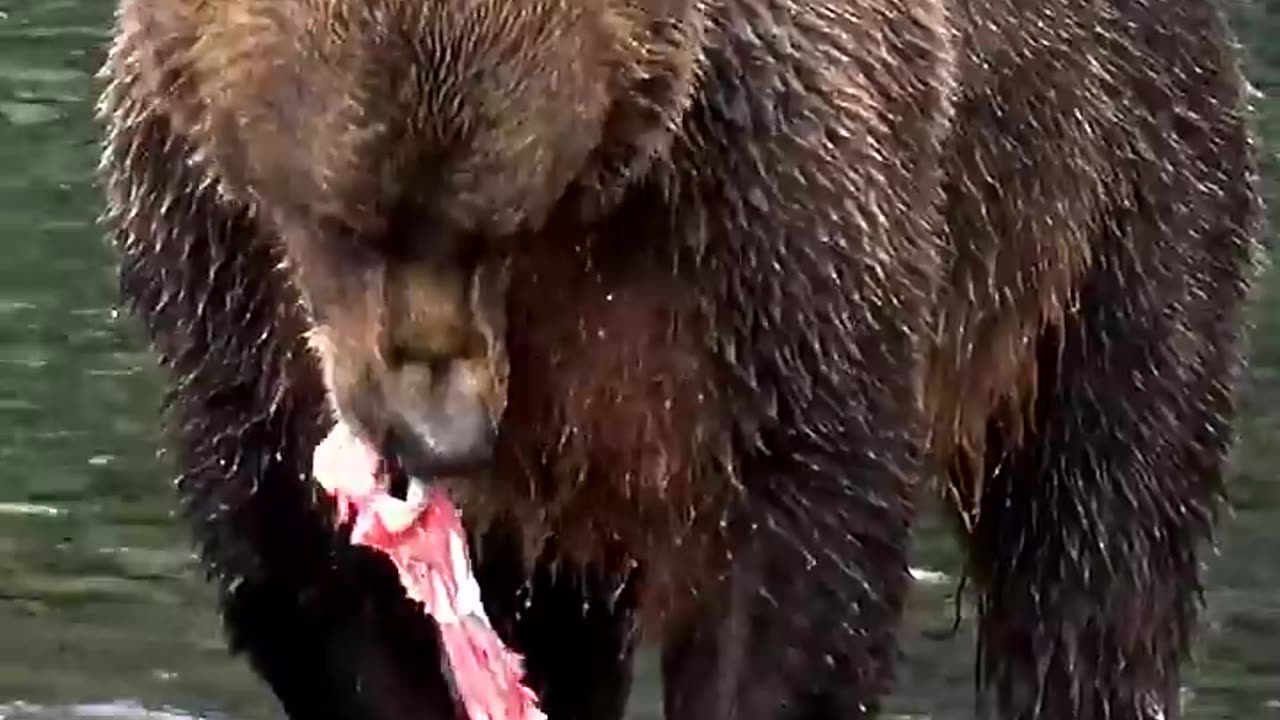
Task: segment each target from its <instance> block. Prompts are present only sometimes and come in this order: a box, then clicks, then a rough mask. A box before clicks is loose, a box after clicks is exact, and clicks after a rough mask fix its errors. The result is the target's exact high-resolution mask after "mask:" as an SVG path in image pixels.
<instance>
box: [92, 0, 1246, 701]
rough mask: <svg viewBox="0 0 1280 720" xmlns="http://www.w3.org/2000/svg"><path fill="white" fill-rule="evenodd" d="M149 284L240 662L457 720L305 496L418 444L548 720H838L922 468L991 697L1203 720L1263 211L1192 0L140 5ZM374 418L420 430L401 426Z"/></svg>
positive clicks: (320, 691) (870, 654) (1208, 32)
mask: <svg viewBox="0 0 1280 720" xmlns="http://www.w3.org/2000/svg"><path fill="white" fill-rule="evenodd" d="M104 74H105V76H106V78H107V80H108V85H107V88H106V90H105V92H104V95H103V100H102V105H101V114H102V117H103V119H104V121H105V123H106V126H107V134H106V150H105V153H104V159H103V171H104V176H105V179H106V184H107V192H108V198H109V212H108V213H107V220H108V223H109V225H110V226H111V228H112V229H113V231H114V232H115V235H116V238H117V242H118V247H119V249H120V252H121V258H122V269H121V287H122V292H123V295H124V297H125V299H126V300H127V302H128V304H129V306H130V307H131V309H132V310H133V312H134V313H135V314H137V315H138V316H139V317H140V318H141V319H142V320H143V322H144V323H145V325H146V327H147V329H148V331H149V333H150V337H151V340H152V342H153V343H154V346H155V349H156V351H157V353H158V354H159V355H160V358H161V360H162V362H163V364H164V366H165V368H166V369H167V371H168V375H167V377H168V378H169V381H170V383H171V390H172V392H171V395H170V397H171V403H170V415H171V422H172V426H173V427H172V434H173V437H174V440H175V442H176V446H177V450H178V453H177V462H178V466H179V471H180V474H179V480H178V483H179V490H180V494H181V497H182V499H183V502H184V507H185V509H186V514H187V516H188V517H189V519H190V520H191V522H192V523H193V524H194V526H195V532H196V537H197V540H198V541H199V545H200V548H201V551H202V557H203V558H204V561H205V563H206V565H207V567H208V568H209V571H210V573H211V575H212V576H213V577H214V578H216V579H217V581H218V582H219V586H220V588H221V591H222V601H223V602H222V604H223V610H224V613H225V615H226V620H227V626H228V628H229V632H230V636H231V640H232V643H233V645H234V646H235V647H236V648H237V649H240V650H243V651H245V652H246V653H247V655H248V657H249V660H250V662H251V663H252V664H253V665H254V667H255V668H256V670H257V671H258V672H259V673H260V674H261V675H262V677H263V678H264V679H265V680H266V681H267V682H268V683H269V684H270V685H271V687H272V689H273V691H274V692H275V693H276V695H277V697H278V698H279V699H280V701H281V702H282V704H283V706H284V708H285V710H286V711H287V712H288V713H289V715H290V716H291V717H294V718H346V719H350V718H369V719H371V720H372V719H380V718H402V717H403V718H416V719H421V718H430V717H442V718H452V717H455V716H456V714H457V713H458V712H459V711H458V709H457V706H456V703H455V702H454V700H453V698H452V697H451V692H452V691H451V690H450V688H449V687H448V684H447V682H446V679H445V678H444V677H443V676H442V674H441V672H440V670H439V662H440V658H439V648H438V636H437V635H436V634H435V631H434V627H433V626H431V625H430V623H428V622H425V621H423V620H421V619H420V618H419V617H418V616H417V615H416V613H415V611H414V608H413V607H412V606H411V604H410V603H408V602H407V601H406V600H405V599H404V598H403V594H402V593H401V591H400V589H399V588H398V586H397V585H396V584H395V576H394V574H393V572H392V571H391V569H390V567H389V565H388V564H387V563H386V562H384V561H383V560H382V559H381V558H378V557H374V556H372V555H370V554H369V553H368V552H367V551H365V550H362V549H359V548H352V547H350V546H349V544H347V543H346V541H345V539H344V535H343V532H342V531H341V530H335V529H333V528H331V527H330V523H329V520H328V517H329V512H330V510H331V508H329V507H328V505H327V503H326V502H325V501H324V500H323V499H321V498H319V496H318V493H317V491H316V489H315V488H314V487H313V485H312V483H310V481H309V480H308V478H309V471H310V454H311V449H312V447H314V445H315V443H316V442H317V441H318V440H319V438H320V437H321V436H322V434H323V432H324V431H325V429H326V428H327V427H328V425H329V424H330V423H331V422H332V420H331V416H332V413H335V412H336V413H337V414H338V415H339V416H341V417H342V418H343V419H345V420H347V421H348V422H350V423H351V424H352V425H353V426H354V427H356V428H357V430H359V431H360V432H363V433H365V434H366V435H367V436H368V437H369V438H370V439H371V440H373V441H375V442H384V441H385V442H386V443H387V447H388V448H393V449H394V452H395V454H396V455H397V456H398V457H402V458H403V459H404V461H405V462H406V463H409V462H416V463H419V467H429V468H435V469H437V470H439V471H440V472H441V473H442V475H443V476H446V477H447V478H448V482H450V484H451V486H452V487H453V489H454V490H455V492H456V493H457V494H458V496H459V497H460V499H461V501H462V502H463V506H464V508H465V511H466V513H467V515H468V523H469V524H470V525H471V526H472V527H473V528H474V532H475V535H476V537H475V541H476V544H477V545H476V546H477V549H478V556H479V557H478V559H479V563H480V566H479V568H478V573H479V575H480V578H481V583H482V586H483V588H484V591H485V599H486V604H487V605H488V606H489V608H490V614H491V616H492V617H493V619H494V621H495V625H496V626H497V627H498V629H499V632H500V633H502V634H503V636H504V637H505V638H506V639H507V640H509V641H510V642H512V643H513V644H514V645H515V646H516V648H517V649H518V650H519V651H520V652H522V653H524V654H525V655H526V656H527V659H528V665H529V676H530V681H531V683H532V685H533V687H534V688H535V689H537V691H538V692H539V693H540V695H541V696H542V698H543V704H544V706H545V708H546V709H547V711H548V712H549V714H550V716H551V717H552V718H553V719H555V720H560V719H561V718H591V719H593V720H594V719H596V718H611V717H614V718H616V717H620V716H621V713H622V709H623V707H624V704H625V699H626V694H627V691H628V689H629V687H630V661H631V653H632V651H633V649H634V647H635V645H636V642H637V637H638V633H639V628H640V625H641V624H642V620H643V624H644V625H645V626H646V627H645V630H646V632H648V633H651V637H653V638H655V639H656V640H657V641H658V642H660V643H661V646H662V654H663V679H664V700H665V702H664V705H665V713H666V716H667V717H668V718H672V719H685V718H689V719H690V720H692V719H695V718H696V719H698V720H702V719H715V718H743V719H747V718H750V719H756V718H759V719H764V718H770V719H772V718H842V719H843V718H857V717H865V716H870V715H872V714H874V713H875V711H876V709H877V708H878V706H879V702H880V698H881V696H882V694H883V693H884V692H885V691H886V690H887V689H888V687H889V685H890V681H891V675H892V664H893V662H892V660H893V656H894V634H895V627H896V625H897V623H898V620H899V616H900V614H901V609H902V603H903V597H904V594H905V592H906V590H907V586H908V584H909V575H908V573H907V553H908V546H909V537H910V526H911V522H912V519H913V516H914V514H915V508H916V504H917V499H918V492H919V491H920V490H921V488H923V487H925V486H926V485H927V483H928V481H929V480H930V479H931V478H934V477H937V478H940V479H941V482H939V483H938V487H939V489H940V490H944V491H945V492H946V493H947V494H948V496H949V497H950V498H951V499H952V500H953V507H954V510H955V512H956V515H957V518H958V520H959V521H958V522H957V528H958V530H959V533H958V534H959V536H960V537H961V538H962V539H963V540H964V541H965V542H966V543H967V547H968V549H969V560H970V571H971V573H972V575H973V577H974V578H976V580H977V581H978V582H979V584H980V587H981V601H980V604H981V611H982V615H981V620H980V628H981V633H980V636H981V643H980V648H979V654H978V667H979V670H980V674H979V677H980V679H981V687H982V694H981V700H982V701H983V703H984V705H985V706H986V707H987V708H988V709H989V710H990V712H991V713H992V714H994V715H995V716H998V717H1001V718H1006V719H1009V720H1013V719H1015V718H1016V719H1018V720H1023V719H1030V718H1040V719H1044V720H1049V719H1053V720H1068V719H1072V720H1074V719H1079V720H1093V719H1095V718H1096V719H1101V718H1110V719H1112V720H1136V719H1137V718H1151V719H1154V718H1173V717H1176V716H1178V714H1179V707H1178V679H1179V666H1180V663H1181V661H1182V659H1183V658H1184V656H1185V654H1186V651H1187V646H1188V642H1189V639H1190V636H1191V634H1192V630H1193V627H1194V624H1195V620H1196V614H1197V607H1198V603H1199V592H1200V575H1199V567H1198V562H1199V561H1198V558H1199V557H1200V550H1201V545H1202V544H1203V543H1204V541H1206V540H1207V538H1208V535H1209V532H1210V529H1211V526H1212V520H1213V517H1214V514H1215V509H1216V507H1217V504H1218V502H1219V496H1220V495H1221V493H1222V482H1221V475H1222V472H1223V465H1224V458H1225V455H1226V453H1227V450H1228V448H1229V445H1230V441H1231V436H1232V433H1231V430H1230V423H1231V420H1232V417H1233V413H1234V403H1233V400H1232V389H1233V387H1234V384H1235V381H1236V378H1237V376H1238V374H1239V365H1240V352H1241V349H1240V347H1241V340H1240V334H1241V330H1242V325H1243V321H1242V311H1243V307H1244V303H1245V300H1246V295H1247V289H1248V286H1249V283H1250V281H1251V279H1252V277H1253V274H1254V269H1255V265H1256V262H1257V258H1258V245H1257V238H1258V236H1259V226H1260V222H1261V220H1260V218H1261V213H1260V207H1259V200H1258V195H1257V178H1256V166H1255V159H1254V150H1253V147H1252V140H1251V136H1250V134H1249V131H1248V123H1247V113H1246V110H1247V108H1246V103H1245V86H1244V82H1243V80H1242V78H1241V77H1240V74H1239V70H1238V67H1237V60H1236V54H1235V48H1234V46H1233V45H1232V42H1231V39H1230V36H1229V34H1228V32H1227V30H1226V28H1225V27H1224V25H1223V21H1222V19H1221V17H1220V16H1219V13H1218V11H1217V9H1216V8H1215V7H1214V6H1212V5H1211V4H1210V3H1209V2H1207V0H1107V1H1105V2H1091V3H1085V2H1075V1H1074V0H1053V1H1051V2H1042V3H1013V2H1008V1H1007V0H812V1H809V2H802V1H801V0H528V1H527V2H520V3H516V2H507V1H505V0H465V1H464V0H438V1H435V2H423V1H422V0H368V1H367V2H352V1H348V0H174V1H173V2H166V3H156V2H149V1H145V0H121V2H120V11H119V14H118V23H117V26H116V32H115V42H114V45H113V48H112V50H111V54H110V57H109V59H108V62H107V64H106V68H105V71H104ZM393 439H394V440H395V442H394V443H392V440H393Z"/></svg>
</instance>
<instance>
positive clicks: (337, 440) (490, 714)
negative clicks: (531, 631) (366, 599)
mask: <svg viewBox="0 0 1280 720" xmlns="http://www.w3.org/2000/svg"><path fill="white" fill-rule="evenodd" d="M312 468H313V469H312V474H313V475H314V477H315V479H316V481H317V482H318V483H319V484H320V486H321V487H322V488H323V489H324V490H325V492H327V493H328V494H329V495H330V496H331V497H332V498H333V499H334V501H335V502H336V503H337V511H338V518H337V520H338V522H339V524H345V523H348V522H349V523H351V542H352V543H353V544H357V545H367V546H369V547H372V548H374V549H377V550H380V551H381V552H383V553H384V554H385V555H387V557H388V558H390V560H391V562H392V563H393V564H394V565H395V567H396V570H397V571H398V573H399V576H400V582H401V585H403V587H404V590H405V594H406V595H407V596H408V597H409V598H410V599H411V600H414V601H416V602H418V603H421V604H422V606H423V609H424V610H425V612H426V613H427V614H428V615H429V616H430V617H431V619H433V620H434V621H435V623H436V626H437V628H438V629H439V631H440V638H441V643H442V645H443V649H444V655H445V657H444V661H445V662H444V665H445V667H446V671H447V674H448V676H449V678H450V680H451V681H452V683H453V688H454V691H455V694H456V695H457V697H458V699H459V700H460V701H461V703H462V705H463V706H464V708H465V709H466V712H467V715H468V716H469V717H471V718H486V717H487V718H504V719H507V720H540V719H542V718H545V715H543V714H542V712H541V711H540V710H539V709H538V707H537V697H536V695H535V694H534V693H533V691H531V690H530V689H528V688H527V687H526V686H525V685H524V684H523V679H522V677H523V669H522V667H521V666H522V661H521V658H520V656H519V655H517V654H516V653H515V652H513V651H511V650H510V649H508V648H507V647H506V646H505V645H504V644H503V642H502V640H501V638H499V637H498V635H497V633H496V632H495V631H494V630H493V628H492V626H491V624H490V622H489V619H488V617H487V616H486V614H485V608H484V604H483V602H482V598H481V595H480V584H479V582H478V581H477V580H476V577H475V573H474V571H473V570H472V565H471V560H470V553H469V551H468V548H467V535H466V532H465V530H464V528H463V525H462V520H461V516H460V513H459V512H458V509H457V508H456V507H455V506H454V504H453V502H452V501H451V499H450V498H449V493H448V490H447V489H446V488H445V487H444V486H443V484H442V483H440V482H432V481H429V480H425V479H422V478H420V477H416V476H414V475H411V474H409V472H408V471H406V469H405V467H404V465H403V464H402V463H401V462H399V461H398V459H397V457H396V456H395V455H393V454H384V453H382V452H379V451H378V450H377V449H375V448H374V447H373V446H372V445H370V444H369V443H367V442H365V441H364V440H362V439H361V438H360V437H358V436H357V435H356V434H355V433H354V432H352V431H351V429H350V428H349V427H348V426H346V425H345V424H343V423H341V422H339V423H338V424H337V425H336V426H335V427H334V429H333V431H332V432H330V434H329V436H328V437H326V438H325V439H324V440H323V441H322V442H321V443H320V444H319V445H318V446H317V447H316V449H315V455H314V457H313V462H312Z"/></svg>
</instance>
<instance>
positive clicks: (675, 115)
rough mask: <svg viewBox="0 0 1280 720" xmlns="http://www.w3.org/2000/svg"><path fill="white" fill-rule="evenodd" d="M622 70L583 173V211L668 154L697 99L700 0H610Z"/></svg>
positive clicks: (608, 200) (600, 206) (612, 199)
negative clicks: (601, 136)
mask: <svg viewBox="0 0 1280 720" xmlns="http://www.w3.org/2000/svg"><path fill="white" fill-rule="evenodd" d="M606 2H608V3H609V6H610V7H609V8H608V9H607V21H608V22H609V26H610V34H611V35H612V36H613V37H615V38H618V48H617V56H616V58H615V61H616V62H617V66H618V73H619V77H618V78H617V79H616V88H617V90H616V91H615V95H614V97H613V98H612V100H613V102H612V108H611V110H610V112H609V115H608V118H607V119H606V122H605V126H604V133H603V138H602V142H601V143H600V145H599V147H598V148H597V149H596V151H595V152H594V153H593V155H592V158H591V163H590V166H589V172H588V173H587V174H586V175H585V176H584V177H583V178H581V179H580V181H579V185H580V188H581V189H582V190H583V191H584V192H581V193H579V195H580V197H581V202H582V204H583V207H582V211H583V212H584V213H586V214H587V215H596V214H599V213H602V212H605V211H606V210H608V209H609V208H610V207H612V206H613V205H614V204H615V203H616V202H617V200H618V199H619V198H620V196H621V194H622V193H623V191H625V190H626V188H627V187H628V185H629V184H630V183H631V182H632V181H634V180H636V179H637V178H640V177H642V176H644V175H645V174H646V173H647V172H648V171H649V170H650V168H652V167H653V164H654V163H655V162H656V161H659V160H661V159H662V158H663V157H665V156H666V154H667V152H668V151H669V150H670V148H671V142H672V140H673V138H674V137H675V136H676V133H677V132H678V131H679V129H680V126H681V125H682V124H683V123H684V114H685V111H686V110H687V109H688V108H689V106H690V105H691V104H692V103H693V99H694V96H695V91H696V85H697V78H698V76H699V74H700V72H701V68H702V66H703V64H704V60H705V53H704V49H703V44H704V37H705V36H704V30H703V25H704V23H705V22H706V18H705V17H704V16H703V14H704V9H703V7H702V5H703V3H702V2H701V1H700V0H643V1H642V2H634V1H632V0H606Z"/></svg>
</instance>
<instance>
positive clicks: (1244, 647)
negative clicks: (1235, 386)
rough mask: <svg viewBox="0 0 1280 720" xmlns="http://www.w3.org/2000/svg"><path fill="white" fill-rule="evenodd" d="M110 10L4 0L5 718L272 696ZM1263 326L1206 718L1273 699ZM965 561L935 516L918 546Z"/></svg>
mask: <svg viewBox="0 0 1280 720" xmlns="http://www.w3.org/2000/svg"><path fill="white" fill-rule="evenodd" d="M156 1H157V2H164V1H172V0H156ZM109 9H110V3H109V2H108V0H0V242H2V243H3V245H2V246H0V247H3V252H4V254H3V259H0V720H5V719H7V718H36V717H39V718H62V717H106V718H141V717H156V718H169V717H180V716H185V715H192V714H201V715H208V714H216V715H220V716H225V717H229V718H237V719H242V720H256V719H260V718H267V717H273V716H276V715H277V714H278V713H277V710H276V708H275V706H274V703H273V701H272V700H271V698H270V696H269V695H268V693H267V692H266V691H265V689H264V688H263V687H262V686H260V685H259V684H258V683H257V682H256V681H255V680H254V679H253V678H252V677H251V676H250V674H249V672H248V671H247V670H246V669H245V667H244V665H243V664H242V663H241V662H240V661H238V660H232V659H230V658H229V657H228V656H227V655H226V653H225V651H224V649H223V645H222V639H221V637H220V631H219V624H218V620H217V617H216V615H215V613H214V610H213V606H212V597H211V593H210V591H209V588H208V587H207V586H206V585H205V584H204V583H203V582H202V580H201V578H200V574H199V569H198V567H197V566H196V565H195V563H194V562H193V559H192V557H191V554H190V552H189V549H188V543H187V537H186V535H185V530H184V528H183V527H182V526H181V525H180V524H179V523H178V522H177V521H176V520H175V519H174V517H173V515H172V507H173V494H172V491H171V487H170V484H169V475H170V473H169V470H168V469H167V468H166V466H165V465H164V463H163V461H162V459H159V458H157V455H156V448H157V447H158V446H159V441H158V438H157V434H156V429H155V428H156V411H157V404H158V392H157V384H156V375H155V373H154V372H153V370H152V365H151V361H150V359H149V357H148V356H147V355H146V354H145V352H143V349H142V346H141V344H140V343H139V341H138V337H139V334H138V332H137V331H136V328H134V327H133V326H132V323H130V322H129V321H127V320H124V319H122V318H120V317H118V316H117V315H116V313H115V312H114V310H113V303H114V301H115V297H114V286H113V279H112V269H111V256H110V254H109V252H108V249H107V247H106V245H105V244H104V242H103V241H102V239H101V236H100V233H99V232H98V230H97V229H96V228H95V226H94V217H95V215H96V213H97V210H98V207H99V196H98V194H97V193H96V191H95V190H94V188H93V187H92V185H91V173H92V169H93V164H94V162H95V153H96V151H95V142H96V139H95V130H96V129H95V127H94V125H93V124H92V120H91V117H90V111H91V106H92V99H93V94H94V80H93V73H94V71H95V69H96V66H97V64H98V62H99V59H100V48H101V46H102V44H103V42H104V39H105V27H106V21H107V14H108V12H109ZM1272 318H1275V320H1271V319H1272ZM1273 339H1274V340H1273ZM1257 345H1258V357H1259V364H1258V366H1257V367H1256V370H1255V373H1254V375H1255V377H1254V379H1253V388H1252V392H1250V393H1249V398H1250V403H1251V407H1250V419H1249V421H1248V422H1247V423H1246V424H1245V427H1244V432H1245V435H1246V443H1245V445H1244V447H1243V449H1242V451H1241V453H1240V458H1239V462H1238V468H1239V470H1238V471H1237V473H1236V477H1235V481H1234V488H1235V489H1234V493H1235V500H1236V514H1235V517H1234V518H1232V519H1231V521H1230V522H1229V524H1228V525H1227V526H1226V529H1225V532H1224V534H1223V538H1222V540H1223V542H1222V554H1221V557H1219V558H1218V559H1216V560H1215V561H1214V563H1213V566H1212V567H1213V572H1212V574H1211V578H1210V580H1211V584H1210V589H1209V598H1208V599H1209V603H1210V611H1209V614H1208V618H1207V625H1206V629H1205V633H1204V635H1203V641H1202V642H1201V643H1200V645H1199V646H1198V648H1197V654H1198V657H1199V658H1200V661H1201V662H1200V664H1199V666H1198V667H1197V669H1196V671H1195V674H1194V676H1193V677H1191V678H1190V679H1189V688H1188V693H1189V709H1190V714H1191V716H1192V717H1196V718H1223V717H1226V718H1233V719H1235V718H1280V647H1278V646H1280V553H1277V543H1280V489H1278V488H1280V484H1277V483H1276V470H1275V468H1276V467H1280V464H1278V463H1277V461H1280V447H1278V446H1277V443H1276V439H1277V438H1280V426H1278V423H1280V420H1278V418H1277V414H1278V413H1280V410H1276V408H1280V377H1278V376H1277V373H1276V371H1277V369H1278V368H1280V308H1277V311H1276V312H1268V311H1267V308H1264V309H1263V313H1262V314H1261V315H1260V327H1259V340H1258V342H1257ZM1268 399H1270V400H1271V402H1268ZM1268 408H1271V410H1270V412H1271V413H1272V414H1270V415H1268ZM953 561H954V553H953V551H952V550H951V548H950V546H949V544H948V543H947V542H946V539H945V538H944V537H942V536H941V535H940V534H939V533H938V532H936V531H930V532H926V533H925V537H924V540H923V543H922V548H921V551H920V553H919V555H918V558H917V560H916V565H917V566H919V567H922V568H933V569H935V570H946V569H948V568H950V567H952V566H953V564H954V562H953ZM954 586H955V583H954V581H952V580H950V579H948V578H946V577H943V578H942V581H941V582H923V583H922V584H921V590H922V592H920V593H917V595H916V597H915V600H914V601H913V607H912V611H911V613H910V617H909V622H908V623H907V626H906V628H905V629H904V653H905V656H906V657H905V660H904V667H903V670H902V677H901V680H900V684H899V685H900V690H899V692H898V694H897V696H896V697H895V698H894V700H893V703H892V708H893V710H894V712H897V713H902V714H908V715H912V716H925V715H928V716H932V717H936V718H965V717H969V716H971V712H970V707H971V704H970V703H971V692H970V687H971V672H970V658H971V648H972V628H971V624H969V623H965V624H964V625H963V626H962V629H961V631H960V633H959V634H958V635H957V636H955V637H952V638H941V639H934V638H931V636H930V634H929V633H930V632H931V631H939V630H945V629H946V628H947V627H948V625H949V623H950V620H951V615H950V613H951V607H950V605H948V604H947V603H946V602H945V597H946V596H947V595H948V594H949V593H951V592H953V591H954V589H955V588H954ZM654 688H655V682H654V677H653V673H652V672H651V670H650V669H648V668H647V667H646V668H645V669H644V670H643V671H642V674H641V682H640V683H639V687H638V689H637V697H636V702H635V715H636V716H637V717H646V718H647V717H654V712H655V708H656V693H655V690H654Z"/></svg>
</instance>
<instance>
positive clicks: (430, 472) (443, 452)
mask: <svg viewBox="0 0 1280 720" xmlns="http://www.w3.org/2000/svg"><path fill="white" fill-rule="evenodd" d="M485 425H486V427H477V426H476V424H475V423H472V422H468V421H467V420H466V419H459V418H444V419H443V422H442V423H441V424H440V425H435V424H433V426H432V427H430V428H423V427H421V426H418V425H417V423H414V422H411V421H407V420H406V419H405V418H402V417H399V416H396V417H394V418H392V421H391V422H390V423H389V424H388V425H387V426H386V429H385V431H384V435H383V439H382V443H381V449H382V456H383V457H384V458H385V459H386V462H387V463H388V468H387V469H388V471H389V472H390V475H389V477H390V479H391V487H392V493H393V494H394V495H396V496H397V497H401V498H403V493H404V492H405V491H406V490H407V488H408V483H409V480H410V479H411V478H417V479H420V480H431V479H433V478H439V477H446V476H465V475H471V474H474V473H475V472H477V471H479V470H480V469H482V468H483V467H484V466H485V465H486V464H487V463H488V461H489V459H490V457H491V455H492V452H493V436H494V433H493V432H492V431H491V430H489V429H488V428H487V423H486V424H485Z"/></svg>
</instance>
